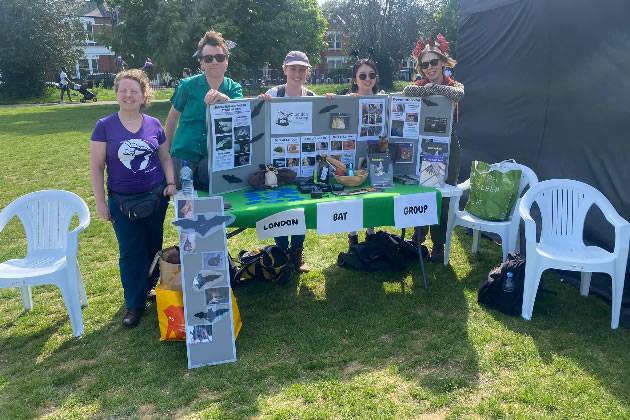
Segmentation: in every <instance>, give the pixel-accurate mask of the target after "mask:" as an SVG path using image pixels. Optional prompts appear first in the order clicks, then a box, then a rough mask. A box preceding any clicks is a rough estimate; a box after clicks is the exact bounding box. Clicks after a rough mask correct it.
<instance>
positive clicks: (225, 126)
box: [214, 118, 232, 137]
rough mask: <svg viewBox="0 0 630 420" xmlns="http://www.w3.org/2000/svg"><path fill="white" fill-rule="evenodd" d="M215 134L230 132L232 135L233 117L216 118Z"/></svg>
mask: <svg viewBox="0 0 630 420" xmlns="http://www.w3.org/2000/svg"><path fill="white" fill-rule="evenodd" d="M214 134H215V135H217V136H218V135H221V134H230V137H231V135H232V118H220V119H218V120H214Z"/></svg>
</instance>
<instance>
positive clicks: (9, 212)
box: [0, 203, 16, 232]
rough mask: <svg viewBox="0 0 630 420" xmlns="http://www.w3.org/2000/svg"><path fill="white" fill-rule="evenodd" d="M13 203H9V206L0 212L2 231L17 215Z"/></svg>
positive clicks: (0, 230) (0, 228) (0, 229)
mask: <svg viewBox="0 0 630 420" xmlns="http://www.w3.org/2000/svg"><path fill="white" fill-rule="evenodd" d="M11 204H13V203H11ZM11 204H9V205H8V206H7V207H5V208H4V210H2V212H0V232H2V230H3V229H4V227H5V226H6V225H7V223H9V220H11V219H12V218H13V216H15V215H16V213H15V211H14V210H13V206H12V205H11Z"/></svg>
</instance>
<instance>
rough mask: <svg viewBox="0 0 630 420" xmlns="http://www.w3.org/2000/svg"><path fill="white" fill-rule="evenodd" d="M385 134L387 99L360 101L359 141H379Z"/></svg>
mask: <svg viewBox="0 0 630 420" xmlns="http://www.w3.org/2000/svg"><path fill="white" fill-rule="evenodd" d="M384 135H386V133H385V99H359V131H358V133H357V136H358V137H357V140H359V141H364V140H377V139H378V138H379V136H384Z"/></svg>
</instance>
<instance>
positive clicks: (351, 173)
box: [346, 163, 354, 176]
mask: <svg viewBox="0 0 630 420" xmlns="http://www.w3.org/2000/svg"><path fill="white" fill-rule="evenodd" d="M346 175H347V176H354V169H352V163H350V164H349V165H348V172H347V173H346Z"/></svg>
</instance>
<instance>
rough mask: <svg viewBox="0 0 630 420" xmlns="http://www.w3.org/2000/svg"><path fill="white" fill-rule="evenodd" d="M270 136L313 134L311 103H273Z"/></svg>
mask: <svg viewBox="0 0 630 420" xmlns="http://www.w3.org/2000/svg"><path fill="white" fill-rule="evenodd" d="M270 118H271V134H297V133H309V134H310V133H312V132H313V103H312V102H287V101H284V100H283V101H274V102H272V103H271V117H270Z"/></svg>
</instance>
